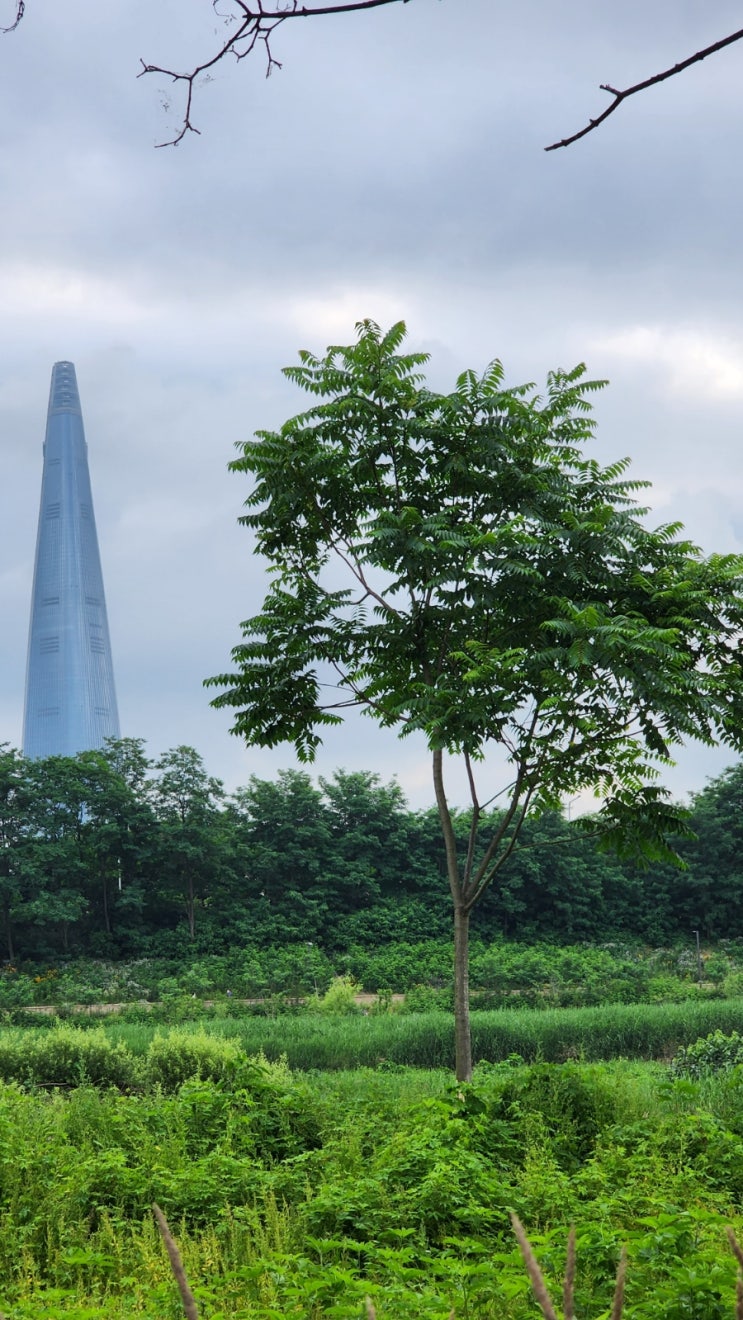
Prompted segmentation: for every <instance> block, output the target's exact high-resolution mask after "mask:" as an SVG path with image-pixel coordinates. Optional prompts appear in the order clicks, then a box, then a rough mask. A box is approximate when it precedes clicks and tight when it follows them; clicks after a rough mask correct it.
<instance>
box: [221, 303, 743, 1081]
mask: <svg viewBox="0 0 743 1320" xmlns="http://www.w3.org/2000/svg"><path fill="white" fill-rule="evenodd" d="M405 335H406V328H405V325H404V323H403V322H399V323H398V324H396V325H394V326H392V328H391V329H390V330H388V331H387V332H386V333H383V332H382V331H381V330H380V328H379V327H378V326H377V325H376V324H374V322H372V321H364V322H361V323H360V324H359V325H358V326H357V343H355V344H351V345H345V346H339V345H334V346H331V347H330V348H328V350H327V352H326V354H325V356H324V357H320V358H318V357H315V356H314V355H313V354H312V353H309V352H307V351H302V352H301V353H300V355H299V356H300V365H299V366H294V367H287V368H285V372H284V374H285V375H286V376H287V377H288V378H289V380H291V381H292V382H293V383H294V384H296V385H298V386H299V387H300V388H301V389H303V390H305V391H306V392H307V393H308V394H310V395H312V396H314V398H315V400H317V401H316V402H314V403H313V406H312V407H310V408H309V409H308V410H307V411H306V412H304V413H301V414H300V415H299V416H297V417H292V418H291V419H290V420H289V421H287V422H285V424H284V425H283V426H282V428H281V430H279V431H275V432H273V431H271V432H269V431H259V432H257V434H256V436H255V439H254V440H252V441H248V442H247V443H246V444H245V445H243V446H241V450H242V452H241V455H240V457H239V458H238V459H236V460H235V461H234V462H233V463H232V465H231V466H232V468H233V470H234V471H237V472H241V473H245V474H247V475H248V476H249V477H250V478H251V480H252V489H251V492H250V494H249V496H248V498H247V500H246V501H245V504H246V508H247V510H248V512H247V513H246V514H245V515H244V516H243V517H242V519H241V522H242V523H243V524H244V525H245V526H246V527H248V528H250V529H251V531H252V532H253V534H254V536H255V543H256V548H257V550H258V551H259V553H261V554H262V555H263V556H264V558H265V560H266V563H267V567H268V570H269V573H270V586H269V589H268V592H267V595H266V598H265V600H264V602H263V605H262V608H261V609H260V611H259V612H258V613H257V614H256V615H254V616H253V617H252V618H250V619H248V620H247V621H246V622H244V623H243V624H242V625H241V628H242V634H243V640H242V642H241V643H240V644H239V645H238V646H236V647H235V648H234V650H233V653H232V659H233V663H234V670H233V672H231V673H227V674H222V675H220V676H218V677H216V678H213V679H209V680H208V683H209V684H210V685H212V686H216V687H219V688H221V689H222V691H221V692H220V695H219V696H218V697H217V698H215V700H214V702H213V704H214V705H215V706H217V707H220V708H221V707H227V708H229V709H230V710H231V711H232V712H233V715H234V724H233V732H234V733H237V734H239V735H240V736H241V737H243V738H245V740H246V741H247V742H248V743H249V744H251V745H253V746H259V747H274V746H276V745H277V744H279V743H281V742H287V743H291V744H292V745H293V746H294V749H295V751H296V753H297V756H298V757H299V758H300V760H303V761H311V760H312V759H313V758H314V755H315V751H316V749H317V747H318V745H319V743H320V741H321V736H322V734H323V732H324V731H325V729H326V728H328V727H329V726H332V725H336V724H339V723H341V722H342V718H343V712H344V711H345V710H346V709H347V708H349V707H356V708H358V709H360V710H361V711H362V712H363V713H364V714H365V715H367V716H368V717H369V718H370V719H372V720H374V721H375V723H377V724H378V725H380V727H382V728H388V729H394V730H395V731H396V733H397V735H398V737H405V736H408V735H410V734H411V733H419V734H423V735H424V738H425V742H426V745H427V748H428V751H429V754H430V763H431V776H432V785H433V789H434V792H435V799H436V807H437V811H438V815H439V821H440V825H441V833H442V856H443V858H444V861H445V874H446V879H447V882H448V887H449V891H450V894H451V900H452V906H453V924H454V1019H455V1033H456V1059H457V1062H456V1071H457V1076H458V1077H459V1078H460V1079H464V1080H468V1079H469V1077H470V1075H471V1072H472V1057H471V1037H470V1025H469V980H468V976H469V935H470V919H471V914H472V910H473V908H474V907H475V906H476V905H477V904H478V903H479V902H480V900H481V899H482V897H483V895H484V893H485V892H486V890H487V889H488V887H489V886H490V885H491V884H492V883H493V881H494V879H495V877H496V876H498V875H499V873H500V872H501V870H503V869H504V868H505V867H506V866H507V865H508V862H509V859H510V857H511V854H512V853H513V851H514V848H515V847H516V846H517V845H518V842H519V838H520V834H521V830H522V827H523V825H524V822H525V821H526V819H527V817H528V816H529V815H530V814H531V815H532V816H537V817H538V816H540V815H542V814H543V813H544V812H546V811H551V812H554V811H557V810H559V809H560V806H561V804H562V803H563V802H564V801H565V800H566V799H569V798H571V797H573V796H574V795H576V794H580V793H581V792H584V791H586V790H590V791H592V792H593V793H595V795H596V796H597V797H598V798H600V799H601V807H600V810H599V811H598V812H597V813H596V815H595V816H594V817H593V818H592V820H591V829H592V831H593V832H594V834H595V835H597V836H598V837H599V839H600V841H601V843H602V845H603V846H605V847H614V848H616V849H617V850H618V851H621V852H623V853H624V854H625V855H628V854H629V855H637V856H638V857H641V858H643V859H650V860H653V861H656V860H664V861H668V860H673V859H674V856H675V854H674V851H673V841H674V837H675V836H678V834H680V833H683V832H684V828H685V821H684V817H683V813H682V812H679V811H678V810H677V809H674V807H673V804H672V803H670V802H669V801H668V800H667V798H668V795H667V793H666V792H665V791H664V790H662V789H661V788H659V787H658V784H657V782H656V781H657V779H658V764H659V763H660V764H668V763H669V762H670V758H671V756H672V753H673V749H674V748H675V747H678V746H680V745H681V744H682V743H683V742H684V740H685V739H687V738H689V737H692V738H697V739H699V740H700V741H701V742H704V743H708V744H715V743H719V742H722V743H725V744H727V745H728V746H730V747H733V748H735V749H737V750H740V749H741V748H743V683H741V676H740V665H739V655H738V638H739V635H740V626H741V622H743V558H741V557H739V556H735V555H728V556H721V555H713V556H711V557H710V558H709V559H704V558H703V557H702V554H701V551H700V550H699V549H698V548H697V547H696V546H694V545H692V544H691V543H690V542H689V541H683V540H679V539H678V533H679V527H678V526H677V525H674V526H665V527H660V528H658V529H657V530H655V531H650V530H648V528H647V526H646V524H645V522H644V521H643V519H644V515H645V514H647V512H648V510H647V509H644V508H642V507H640V506H639V505H638V504H637V503H636V501H635V499H634V495H635V493H636V491H637V489H638V488H640V487H642V486H643V485H646V484H647V483H643V482H637V481H631V480H629V479H627V477H626V476H625V472H626V469H627V466H628V460H623V461H620V462H618V463H614V464H613V465H611V466H609V467H606V468H602V467H601V466H600V464H599V463H598V462H597V460H596V459H592V458H588V457H586V456H585V453H584V448H585V446H586V444H587V443H588V441H589V440H590V439H591V438H592V435H593V430H594V423H593V421H592V418H591V416H590V412H591V406H590V395H591V394H592V393H593V392H595V391H596V390H597V389H599V388H600V386H601V383H602V382H596V381H588V380H586V379H585V367H583V366H579V367H576V368H575V369H574V370H573V371H570V372H565V371H555V372H551V373H550V374H549V376H548V378H547V386H546V390H545V393H544V395H543V396H540V395H538V394H536V393H535V390H534V386H533V385H522V386H520V387H517V388H511V389H506V388H505V386H504V384H503V374H504V373H503V368H502V365H501V363H500V362H498V361H494V362H492V363H491V364H490V366H489V367H488V368H487V370H486V371H485V372H484V374H483V375H482V376H481V377H478V376H476V374H475V373H474V372H473V371H466V372H463V373H462V375H461V376H460V377H459V378H458V380H457V382H456V386H455V388H454V390H453V391H452V393H450V394H438V393H435V392H434V391H432V390H431V389H430V388H429V387H428V386H427V384H426V383H425V379H424V377H423V374H422V370H421V369H422V367H424V366H425V364H426V363H427V362H428V359H429V355H428V354H427V353H407V354H405V353H402V352H401V351H400V350H401V348H402V345H403V342H404V339H405ZM494 753H495V754H497V755H498V756H499V757H500V758H501V760H502V762H503V763H504V764H505V767H506V768H505V770H504V772H503V773H502V776H501V779H500V782H499V783H497V786H496V789H495V792H494V786H493V774H492V767H490V768H489V769H488V771H487V772H484V771H483V766H482V763H483V761H484V760H485V759H486V756H487V755H488V754H491V755H493V754H494ZM445 758H449V759H448V761H447V762H446V768H448V769H449V770H450V769H451V763H452V760H453V761H454V763H455V765H456V771H455V773H456V774H457V775H458V776H459V780H460V784H461V787H460V790H459V796H462V795H463V794H464V793H465V792H466V791H467V790H468V791H469V796H470V798H471V802H472V807H471V811H470V813H469V821H468V824H469V829H468V833H467V838H466V841H465V845H464V847H462V848H460V847H458V840H457V832H456V829H455V824H454V819H453V814H452V806H451V803H452V797H451V785H450V784H449V786H448V787H447V785H446V783H445ZM478 771H482V773H478ZM495 798H497V799H498V801H499V804H500V810H499V812H498V814H497V817H495V819H494V818H493V814H492V813H490V816H489V817H488V818H487V819H484V807H485V806H486V804H487V803H488V802H492V801H494V800H495Z"/></svg>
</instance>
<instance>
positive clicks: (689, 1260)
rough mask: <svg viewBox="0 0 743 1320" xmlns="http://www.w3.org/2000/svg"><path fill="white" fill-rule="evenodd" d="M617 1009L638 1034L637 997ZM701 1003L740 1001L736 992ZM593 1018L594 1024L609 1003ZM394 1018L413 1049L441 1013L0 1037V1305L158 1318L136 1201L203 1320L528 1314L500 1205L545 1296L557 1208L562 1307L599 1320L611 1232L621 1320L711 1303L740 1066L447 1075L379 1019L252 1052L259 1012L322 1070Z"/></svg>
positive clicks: (156, 1257) (740, 1159)
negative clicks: (568, 1300) (693, 1076)
mask: <svg viewBox="0 0 743 1320" xmlns="http://www.w3.org/2000/svg"><path fill="white" fill-rule="evenodd" d="M623 1007H624V1009H625V1010H628V1011H630V1010H631V1013H632V1014H634V1017H633V1018H631V1019H628V1022H631V1024H632V1025H631V1030H632V1031H634V1032H635V1038H636V1039H644V1040H645V1042H646V1046H647V1042H649V1041H650V1040H651V1038H652V1039H655V1037H653V1032H654V1031H656V1029H657V1024H658V1013H657V1007H654V1006H623ZM661 1007H662V1008H663V1009H664V1011H665V1012H666V1014H668V1012H669V1010H670V1009H671V1008H673V1007H675V1006H669V1005H666V1006H661ZM680 1008H681V1010H683V1012H686V1013H688V1012H689V1009H690V1006H688V1005H687V1006H680ZM700 1008H704V1009H706V1010H711V1009H713V1008H715V1009H717V1010H729V1011H731V1012H737V1014H738V1022H740V1020H741V1017H742V1016H743V1004H741V1003H740V1002H737V1003H733V1002H732V1001H730V1002H728V1003H726V1002H724V1001H721V1002H718V1003H715V1004H712V1003H710V1004H705V1005H694V1006H693V1010H694V1012H697V1011H698V1010H699V1009H700ZM590 1012H591V1011H590V1010H582V1013H583V1014H584V1015H586V1014H589V1015H590ZM593 1012H594V1014H597V1013H599V1012H604V1014H605V1017H604V1019H603V1030H605V1031H608V1030H609V1027H610V1024H611V1015H609V1016H606V1014H607V1010H593ZM528 1016H529V1015H527V1014H525V1013H514V1014H510V1015H508V1014H505V1013H503V1014H487V1015H483V1017H484V1018H485V1019H486V1021H485V1022H483V1023H482V1024H480V1023H479V1022H478V1021H477V1020H476V1023H475V1027H476V1032H477V1031H478V1030H480V1029H481V1028H482V1029H485V1027H487V1028H488V1029H490V1027H491V1019H494V1018H498V1017H500V1018H503V1019H505V1018H506V1017H510V1018H512V1019H513V1021H512V1024H511V1030H512V1031H513V1032H515V1031H516V1030H517V1029H518V1030H520V1031H521V1033H522V1039H525V1036H524V1032H525V1025H524V1024H525V1021H526V1018H527V1017H528ZM530 1016H531V1018H532V1020H533V1021H534V1023H536V1022H537V1021H538V1022H540V1023H542V1024H543V1030H544V1031H545V1032H547V1034H546V1035H545V1036H544V1037H543V1039H544V1040H546V1039H547V1038H548V1036H549V1032H552V1033H553V1034H555V1033H558V1031H559V1019H560V1016H562V1018H563V1028H562V1038H563V1039H568V1037H569V1036H570V1031H571V1030H572V1029H573V1028H574V1025H575V1023H576V1022H577V1021H578V1020H579V1015H578V1013H577V1011H573V1012H569V1011H567V1010H563V1011H562V1014H560V1013H559V1012H555V1014H554V1015H552V1014H549V1013H546V1012H541V1013H532V1014H531V1015H530ZM552 1016H554V1022H551V1021H550V1019H551V1017H552ZM643 1016H644V1017H645V1018H646V1019H647V1021H646V1025H645V1028H644V1032H645V1035H644V1036H642V1033H641V1021H642V1018H643ZM620 1018H621V1015H620ZM620 1018H617V1017H616V1015H615V1017H614V1019H613V1020H614V1022H615V1026H616V1024H617V1023H620ZM588 1020H589V1019H588V1018H587V1017H584V1025H585V1022H587V1021H588ZM410 1023H412V1024H413V1025H415V1026H416V1027H417V1028H419V1029H420V1030H421V1031H425V1032H427V1033H428V1038H429V1039H430V1040H433V1039H436V1038H437V1033H439V1034H443V1033H444V1026H445V1024H446V1017H445V1015H443V1014H435V1015H431V1018H430V1020H429V1018H428V1016H427V1015H421V1016H420V1017H416V1018H409V1019H405V1018H398V1019H396V1018H394V1017H379V1018H376V1019H375V1018H361V1019H336V1020H335V1021H332V1020H326V1021H322V1022H321V1023H319V1024H318V1023H311V1022H310V1020H309V1019H308V1018H306V1017H305V1018H301V1017H300V1018H280V1019H275V1020H273V1021H267V1020H261V1019H251V1020H248V1021H244V1020H243V1021H235V1020H230V1019H225V1020H223V1021H220V1022H214V1023H209V1024H206V1025H204V1024H201V1025H199V1024H186V1025H182V1026H178V1027H175V1028H173V1029H167V1028H163V1027H160V1028H159V1029H157V1030H155V1029H154V1028H153V1027H152V1026H150V1025H147V1024H126V1023H121V1022H118V1023H109V1024H107V1026H106V1027H105V1028H102V1027H94V1028H93V1029H88V1030H80V1029H76V1028H74V1027H70V1026H64V1025H63V1026H62V1027H59V1026H52V1027H51V1028H49V1027H47V1028H39V1029H36V1030H28V1031H22V1030H11V1031H6V1032H2V1033H0V1071H1V1072H2V1075H3V1076H4V1077H5V1078H6V1079H7V1078H9V1077H10V1076H11V1075H13V1076H15V1078H16V1080H5V1081H4V1082H3V1083H2V1084H0V1309H2V1311H3V1312H4V1313H5V1315H6V1316H8V1317H9V1320H21V1318H22V1317H27V1318H28V1320H42V1318H48V1320H52V1317H57V1316H65V1317H76V1318H77V1320H83V1317H86V1318H90V1320H92V1318H93V1317H101V1320H102V1318H103V1317H104V1316H105V1317H109V1318H111V1320H119V1318H121V1320H124V1318H125V1317H127V1318H128V1317H130V1316H131V1317H134V1316H142V1317H153V1320H154V1317H158V1320H168V1318H169V1317H173V1320H176V1317H178V1316H179V1315H180V1313H181V1312H180V1303H179V1300H178V1295H177V1292H176V1289H175V1285H174V1283H173V1280H172V1277H171V1274H170V1270H169V1266H168V1262H167V1258H166V1256H165V1252H164V1249H163V1245H162V1243H161V1241H160V1238H159V1236H158V1232H157V1229H156V1227H155V1224H154V1221H153V1218H152V1213H151V1204H152V1202H153V1201H157V1202H158V1204H160V1205H161V1206H162V1207H163V1210H164V1211H165V1213H166V1215H167V1216H168V1219H169V1221H170V1223H171V1226H172V1228H173V1231H174V1233H175V1235H176V1237H177V1239H178V1241H179V1243H180V1245H181V1248H182V1251H183V1256H184V1260H185V1264H186V1269H187V1272H188V1275H189V1278H190V1280H191V1284H192V1286H193V1288H194V1291H195V1293H196V1296H197V1299H198V1302H199V1306H200V1310H201V1314H202V1316H203V1317H204V1320H219V1318H220V1317H225V1320H226V1318H227V1317H229V1318H230V1320H233V1318H234V1320H244V1318H245V1320H247V1317H254V1318H255V1320H278V1317H280V1316H281V1317H285V1316H286V1317H297V1320H305V1318H306V1320H315V1318H317V1320H319V1317H321V1316H323V1317H324V1316H333V1317H346V1316H347V1317H349V1318H350V1317H361V1316H363V1314H364V1310H363V1308H364V1299H365V1297H366V1296H369V1297H371V1298H372V1300H373V1303H374V1306H375V1308H376V1311H377V1315H378V1316H379V1318H380V1320H384V1317H388V1316H389V1317H398V1316H399V1317H411V1318H412V1317H413V1316H416V1317H419V1316H426V1317H428V1316H431V1317H439V1316H440V1317H442V1320H443V1318H444V1317H447V1316H448V1315H449V1314H450V1312H451V1310H452V1309H454V1311H455V1314H456V1315H457V1316H461V1317H471V1318H472V1320H477V1318H478V1317H483V1318H485V1317H487V1318H488V1320H490V1318H491V1317H492V1320H496V1318H497V1320H501V1318H502V1320H522V1317H523V1318H524V1320H526V1317H529V1316H535V1315H538V1314H539V1312H538V1310H537V1308H536V1306H535V1303H534V1302H533V1300H532V1298H531V1295H530V1291H529V1284H528V1280H527V1278H526V1274H525V1272H524V1269H523V1266H522V1264H521V1260H520V1256H519V1253H518V1250H517V1248H516V1245H515V1242H514V1239H513V1235H512V1232H511V1229H510V1224H509V1211H510V1210H511V1209H513V1210H515V1211H516V1212H517V1213H518V1215H519V1216H520V1217H521V1219H522V1220H523V1222H524V1224H525V1225H526V1227H527V1229H528V1231H529V1233H530V1235H531V1237H532V1240H533V1242H534V1245H535V1248H536V1250H537V1252H538V1255H539V1257H540V1259H541V1261H542V1263H543V1265H544V1268H545V1271H546V1274H547V1276H548V1278H549V1279H550V1281H551V1283H553V1284H554V1285H555V1288H556V1295H559V1275H560V1273H561V1270H562V1268H563V1265H564V1256H565V1240H566V1235H567V1231H568V1228H569V1225H570V1223H571V1222H574V1223H575V1224H576V1227H577V1232H578V1261H579V1271H578V1291H577V1298H576V1313H577V1314H578V1315H579V1316H585V1317H592V1318H593V1320H598V1318H599V1317H600V1316H602V1315H608V1311H609V1308H610V1306H611V1293H612V1284H613V1276H614V1271H615V1269H616V1262H617V1259H618V1257H619V1254H620V1251H621V1248H622V1244H624V1243H626V1244H627V1247H628V1252H629V1276H628V1278H629V1281H628V1287H627V1310H626V1313H625V1314H626V1316H627V1317H629V1318H630V1320H632V1318H633V1317H634V1318H636V1320H650V1318H651V1317H652V1318H653V1320H657V1318H658V1317H664V1318H667V1320H680V1318H681V1317H689V1320H717V1317H731V1316H732V1315H733V1314H734V1297H735V1263H734V1261H733V1259H732V1257H731V1255H730V1252H729V1250H728V1247H727V1242H726V1237H725V1229H726V1226H727V1225H728V1224H732V1225H733V1226H734V1228H735V1230H736V1232H737V1233H738V1235H739V1237H741V1238H743V1071H741V1070H740V1069H736V1068H733V1069H731V1070H728V1071H725V1072H720V1073H717V1074H713V1073H706V1074H704V1075H702V1076H701V1078H700V1080H698V1081H696V1082H691V1081H688V1080H676V1079H674V1078H673V1077H672V1075H671V1074H670V1073H669V1070H668V1068H667V1067H666V1065H665V1064H663V1063H662V1062H646V1061H639V1060H637V1059H628V1058H625V1059H614V1060H613V1061H609V1062H602V1063H590V1062H586V1061H582V1060H581V1061H576V1060H570V1059H569V1060H568V1061H567V1062H563V1063H560V1064H555V1063H548V1062H536V1063H532V1064H525V1063H519V1062H518V1061H517V1060H515V1059H513V1058H511V1059H510V1060H508V1058H507V1055H506V1058H505V1061H501V1062H497V1061H495V1060H494V1061H491V1062H489V1063H485V1062H484V1063H482V1064H480V1066H479V1067H478V1069H477V1070H476V1075H475V1080H474V1082H473V1084H472V1085H471V1086H461V1085H457V1084H455V1083H453V1082H452V1081H451V1076H450V1073H449V1072H448V1071H446V1070H444V1069H441V1068H427V1067H425V1066H424V1061H423V1060H420V1061H419V1064H420V1066H418V1067H415V1068H413V1067H407V1066H405V1065H404V1064H403V1062H402V1061H395V1060H394V1059H391V1058H390V1057H389V1054H390V1050H391V1041H392V1040H393V1038H394V1037H393V1034H388V1036H387V1037H386V1038H384V1048H385V1049H386V1050H387V1057H386V1061H384V1062H382V1063H381V1065H380V1066H377V1067H374V1068H372V1067H346V1068H342V1067H339V1066H336V1067H335V1069H334V1070H331V1071H328V1070H327V1068H325V1067H317V1066H315V1067H314V1069H313V1070H311V1071H302V1070H301V1069H299V1068H295V1069H291V1068H289V1067H288V1066H287V1064H286V1063H285V1062H281V1061H279V1062H275V1061H274V1062H272V1061H269V1060H267V1059H266V1058H262V1059H261V1058H257V1059H256V1058H255V1057H253V1058H251V1057H250V1054H251V1053H253V1052H254V1050H255V1047H256V1041H255V1037H254V1036H253V1035H252V1033H253V1031H254V1029H255V1028H257V1027H260V1028H261V1029H262V1030H264V1031H269V1030H272V1031H273V1032H274V1038H273V1045H274V1046H275V1047H276V1051H277V1052H278V1051H279V1047H280V1046H281V1044H282V1042H283V1045H284V1046H285V1047H286V1050H287V1052H291V1051H295V1052H297V1053H298V1052H299V1045H300V1036H299V1033H300V1031H301V1029H305V1030H307V1029H308V1028H309V1027H310V1026H311V1027H312V1029H313V1030H314V1029H315V1028H317V1029H318V1032H319V1033H320V1034H318V1035H316V1036H315V1037H310V1038H309V1039H306V1041H305V1045H306V1048H307V1050H309V1051H314V1050H315V1049H316V1048H317V1043H318V1041H320V1042H324V1045H323V1050H324V1051H325V1053H326V1054H327V1055H329V1056H330V1055H332V1057H333V1059H334V1060H335V1061H336V1065H338V1064H340V1063H341V1062H342V1059H343V1057H344V1055H345V1054H347V1053H348V1052H349V1051H351V1052H352V1051H353V1050H358V1049H359V1048H360V1046H359V1041H360V1040H361V1039H362V1038H363V1035H364V1033H366V1037H367V1041H369V1040H371V1041H373V1042H375V1048H377V1047H379V1043H380V1042H381V1041H382V1040H383V1036H382V1035H381V1034H380V1033H382V1032H383V1031H384V1030H385V1029H386V1030H387V1031H388V1033H395V1032H399V1031H400V1029H401V1028H402V1027H407V1026H408V1025H409V1024H410ZM594 1026H595V1024H594ZM548 1028H549V1031H547V1029H548ZM503 1029H504V1024H503V1023H501V1030H503ZM667 1029H668V1021H666V1027H665V1030H667ZM709 1029H710V1030H711V1027H710V1028H709ZM596 1030H598V1028H596ZM616 1030H617V1031H619V1028H618V1027H616ZM629 1030H630V1027H629V1026H628V1025H627V1023H625V1024H624V1026H622V1031H623V1032H624V1033H625V1034H624V1035H623V1036H622V1037H621V1039H624V1040H627V1039H628V1036H627V1034H626V1033H627V1031H629ZM281 1033H283V1037H282V1038H280V1037H281ZM638 1033H640V1034H639V1035H638ZM697 1034H698V1033H697ZM334 1035H335V1044H334V1043H333V1039H334ZM556 1038H557V1037H556V1035H555V1039H556ZM585 1038H586V1039H588V1036H586V1037H585ZM396 1039H398V1041H402V1040H403V1037H396ZM501 1039H503V1040H505V1037H501ZM509 1039H510V1038H509ZM619 1039H620V1036H619V1035H617V1036H616V1038H615V1043H616V1042H618V1041H619ZM506 1043H508V1042H506ZM263 1044H264V1045H266V1046H267V1047H268V1045H269V1044H271V1041H270V1039H269V1037H265V1038H264V1040H263ZM401 1048H402V1046H401ZM508 1052H509V1053H513V1052H512V1051H508ZM649 1052H651V1053H652V1052H653V1051H652V1049H651V1050H650V1051H649ZM585 1057H587V1056H585ZM14 1070H15V1071H14Z"/></svg>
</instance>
